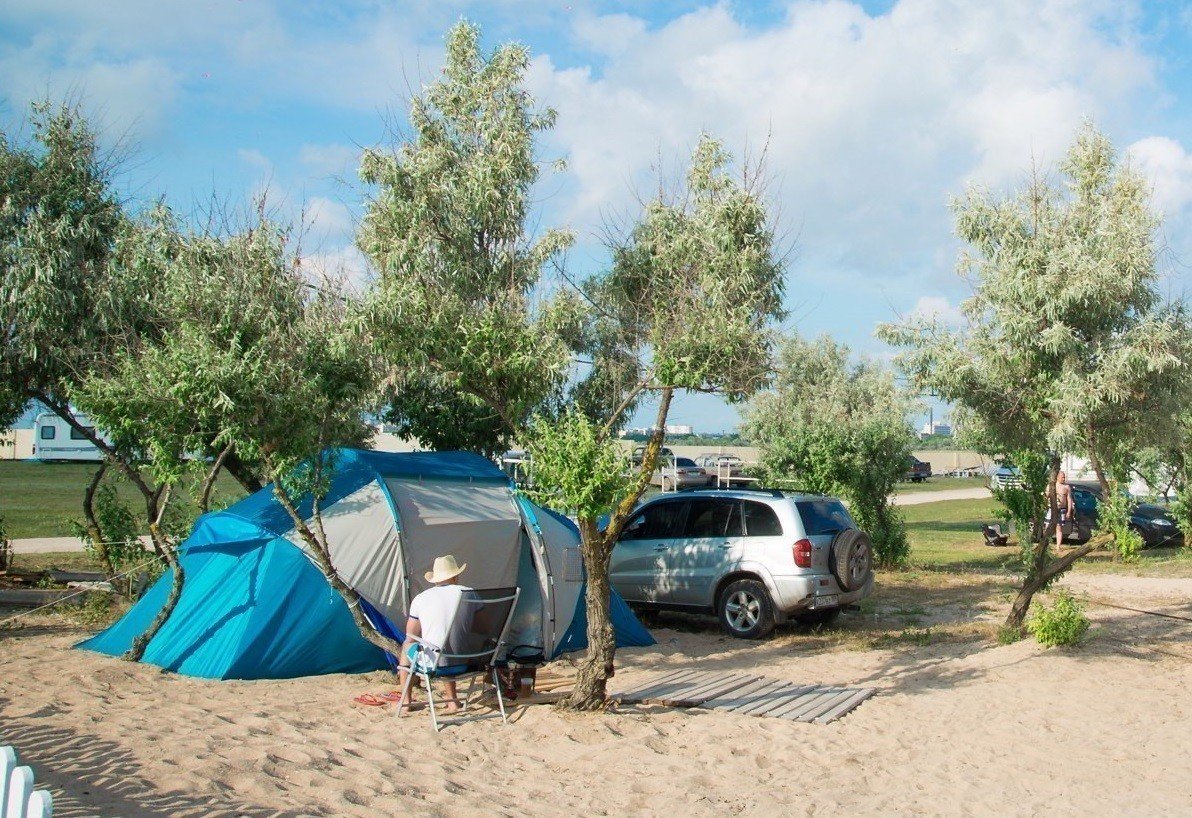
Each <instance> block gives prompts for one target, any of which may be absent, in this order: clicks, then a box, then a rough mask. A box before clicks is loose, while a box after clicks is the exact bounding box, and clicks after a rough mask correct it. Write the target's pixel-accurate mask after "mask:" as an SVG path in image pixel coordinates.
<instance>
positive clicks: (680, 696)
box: [663, 674, 761, 707]
mask: <svg viewBox="0 0 1192 818" xmlns="http://www.w3.org/2000/svg"><path fill="white" fill-rule="evenodd" d="M760 678H761V677H760V676H744V675H738V674H733V675H731V676H727V677H726V676H719V677H717V678H716V679H714V680H713V681H711V682H706V683H704V684H702V685H699V686H697V687H693V688H689V689H687V690H682V691H679V692H678V693H675V694H674V695H673V696H669V697H668V698H666V699H664V700H663V704H667V705H670V706H671V707H698V706H699V705H701V704H703V703H704V702H706V701H707V700H708V699H713V698H716V697H718V696H724V695H726V694H728V693H731V692H732V691H734V690H737V689H738V688H741V687H744V686H745V685H747V684H749V683H750V682H754V681H757V680H758V679H760Z"/></svg>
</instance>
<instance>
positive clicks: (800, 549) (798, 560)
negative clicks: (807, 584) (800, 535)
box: [794, 539, 811, 568]
mask: <svg viewBox="0 0 1192 818" xmlns="http://www.w3.org/2000/svg"><path fill="white" fill-rule="evenodd" d="M794 551H795V565H797V566H799V567H800V568H810V567H811V540H807V539H803V540H799V541H798V542H796V543H795V548H794Z"/></svg>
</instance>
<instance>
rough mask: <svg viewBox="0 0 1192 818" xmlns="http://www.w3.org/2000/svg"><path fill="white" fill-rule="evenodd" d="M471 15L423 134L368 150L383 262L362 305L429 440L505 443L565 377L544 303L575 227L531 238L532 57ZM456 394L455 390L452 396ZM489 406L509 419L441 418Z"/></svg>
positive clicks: (415, 116) (452, 49)
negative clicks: (494, 42)
mask: <svg viewBox="0 0 1192 818" xmlns="http://www.w3.org/2000/svg"><path fill="white" fill-rule="evenodd" d="M479 38H480V32H479V30H478V29H477V28H476V27H475V26H473V25H471V24H470V23H467V22H466V21H461V22H460V23H459V24H457V25H456V26H455V27H454V28H452V30H451V31H450V32H449V34H448V37H447V62H446V65H445V67H444V69H443V75H442V76H441V77H440V79H439V80H438V81H437V82H435V83H433V84H431V85H430V86H429V87H428V88H427V89H426V91H425V92H424V94H423V95H422V96H420V97H417V98H415V100H414V101H413V103H412V105H411V111H410V122H411V125H412V128H413V133H412V135H411V138H410V140H409V141H407V142H406V143H404V144H403V145H401V146H400V147H399V148H398V149H397V150H396V151H395V152H393V153H390V154H386V153H382V152H380V151H376V150H374V151H368V152H366V153H365V156H364V158H363V160H362V163H361V168H360V174H361V178H362V179H363V180H364V181H365V182H368V183H370V184H372V185H374V186H375V194H374V197H373V199H372V201H370V202H369V204H368V209H367V212H366V215H365V218H364V222H363V225H362V227H361V230H360V234H359V236H358V243H359V245H360V248H361V249H362V250H363V251H364V252H365V253H366V254H367V255H368V256H369V257H370V258H371V259H372V261H373V263H374V264H375V266H376V268H377V269H378V271H379V273H380V278H379V281H378V286H377V288H376V290H375V292H373V293H371V294H370V296H369V298H368V301H367V303H366V304H365V305H364V310H363V315H364V317H365V321H366V324H367V326H368V327H369V330H370V331H371V333H372V334H373V335H374V337H375V339H376V343H377V346H378V349H379V351H380V352H381V354H382V355H383V356H384V358H385V360H386V361H387V362H388V364H389V365H390V367H391V368H392V370H393V378H392V381H393V383H394V384H395V385H397V386H399V387H400V386H402V385H409V386H412V387H413V388H410V389H408V390H404V391H402V390H401V389H399V391H397V392H396V393H395V394H394V395H393V400H394V404H395V414H396V416H398V417H400V418H402V419H403V423H404V424H405V425H404V428H405V430H406V431H408V432H410V433H411V434H413V435H415V436H416V437H418V438H419V439H421V440H422V441H423V442H424V443H425V442H431V441H433V442H435V443H436V444H442V445H446V446H448V447H453V448H454V447H463V448H472V449H480V450H482V451H495V450H496V449H497V448H499V447H500V446H501V445H502V443H503V442H504V440H506V439H507V438H508V436H509V435H511V434H513V433H514V432H515V431H517V430H518V429H520V428H522V427H523V426H524V424H525V423H526V421H527V420H528V419H529V417H530V416H531V414H532V413H533V412H534V411H536V410H537V409H539V408H540V407H541V406H542V404H543V402H544V401H546V400H547V399H548V398H549V397H550V396H551V395H552V394H554V393H555V392H557V390H558V389H559V388H560V387H561V385H562V383H563V381H564V379H565V378H566V376H567V374H568V367H569V364H570V353H569V350H568V349H567V347H566V346H565V345H564V344H563V343H562V342H561V340H560V339H559V337H558V335H557V333H556V332H554V329H555V327H554V321H553V319H554V316H553V315H551V314H550V312H549V311H539V310H538V309H536V305H535V303H534V294H535V288H536V287H537V286H538V284H539V280H540V277H541V275H542V271H543V269H544V268H546V267H547V266H548V265H550V264H553V263H555V262H556V261H558V259H559V257H560V255H561V254H562V253H563V252H564V251H565V250H566V248H567V247H568V246H570V244H571V241H572V237H571V235H570V234H569V233H567V232H566V231H561V230H547V231H544V232H543V233H542V234H541V235H540V236H538V237H537V239H531V238H530V236H529V235H528V230H527V227H526V220H527V217H528V212H529V205H530V198H529V196H530V191H531V189H532V187H533V185H534V183H535V182H536V181H537V179H538V175H539V167H538V164H537V162H536V160H535V157H534V135H535V134H536V133H537V132H539V131H542V130H545V129H547V128H549V127H551V125H552V123H553V122H554V112H553V111H549V110H547V111H536V110H535V108H534V101H533V99H532V98H531V96H530V95H529V93H528V92H527V91H526V90H525V89H524V87H523V81H524V77H525V71H526V68H527V66H528V54H527V52H526V50H525V48H524V47H522V46H520V45H515V44H513V45H505V46H502V47H500V48H498V49H497V50H496V51H494V52H493V53H492V55H491V56H488V57H486V56H485V55H484V54H482V53H481V50H480V45H479ZM452 392H454V393H455V394H454V395H452V394H451V393H452ZM445 404H449V405H451V406H452V407H453V409H454V411H456V412H462V411H467V412H469V414H474V413H471V412H470V410H467V409H466V408H465V407H467V406H470V405H487V406H489V407H491V409H492V413H493V414H495V415H496V418H497V420H498V421H499V423H498V424H490V423H487V422H484V421H483V420H481V419H480V418H478V417H477V418H475V420H477V421H479V422H469V423H467V424H466V425H464V426H462V427H457V428H458V432H459V433H458V434H453V432H454V431H455V430H453V429H450V428H444V427H443V426H442V424H437V418H436V416H435V409H436V407H438V406H442V405H445Z"/></svg>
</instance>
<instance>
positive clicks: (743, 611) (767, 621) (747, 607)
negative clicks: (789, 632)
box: [716, 579, 774, 639]
mask: <svg viewBox="0 0 1192 818" xmlns="http://www.w3.org/2000/svg"><path fill="white" fill-rule="evenodd" d="M716 614H717V615H718V616H719V617H720V625H721V627H723V628H724V630H725V632H726V633H728V634H729V635H730V636H735V637H737V638H738V639H761V638H762V637H764V636H768V635H769V634H770V632H771V631H773V630H774V603H773V602H771V601H770V594H769V592H767V591H766V586H765V585H762V583H761V582H759V581H758V580H756V579H738V580H736V581H735V582H730V583H729V584H728V586H727V587H725V589H724V590H723V591H721V592H720V599H719V601H718V602H717V603H716Z"/></svg>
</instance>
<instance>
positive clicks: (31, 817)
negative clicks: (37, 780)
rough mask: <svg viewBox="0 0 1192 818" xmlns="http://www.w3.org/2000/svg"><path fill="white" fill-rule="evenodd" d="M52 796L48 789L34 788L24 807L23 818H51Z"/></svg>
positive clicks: (52, 813) (52, 809)
mask: <svg viewBox="0 0 1192 818" xmlns="http://www.w3.org/2000/svg"><path fill="white" fill-rule="evenodd" d="M53 815H54V797H53V796H52V795H50V791H49V790H34V791H33V795H31V796H29V806H27V807H26V808H25V818H53Z"/></svg>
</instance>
